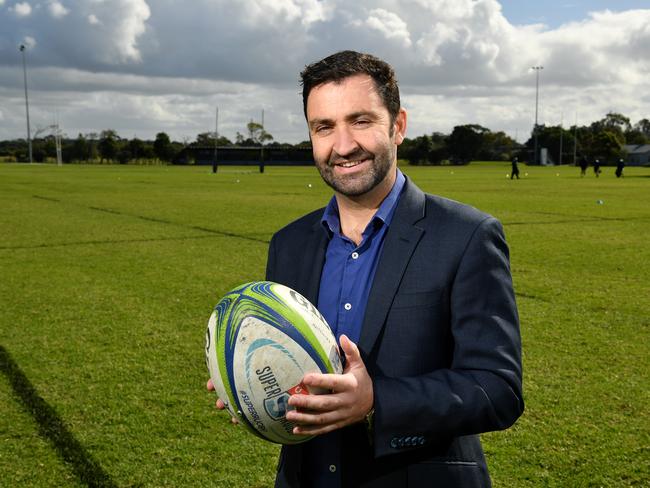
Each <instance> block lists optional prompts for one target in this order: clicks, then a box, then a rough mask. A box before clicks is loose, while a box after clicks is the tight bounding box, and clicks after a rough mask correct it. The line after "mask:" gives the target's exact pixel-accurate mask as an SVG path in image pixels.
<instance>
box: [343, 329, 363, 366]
mask: <svg viewBox="0 0 650 488" xmlns="http://www.w3.org/2000/svg"><path fill="white" fill-rule="evenodd" d="M339 344H341V349H343V353H344V354H345V362H346V366H347V368H346V370H347V369H350V368H353V367H354V366H356V365H358V364H360V363H361V364H363V361H362V360H361V353H360V352H359V348H358V347H357V345H356V344H355V343H354V342H352V341H351V340H350V339H349V338H348V336H346V335H345V334H343V335H341V338H340V339H339Z"/></svg>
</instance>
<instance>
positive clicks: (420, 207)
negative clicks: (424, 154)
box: [359, 178, 425, 357]
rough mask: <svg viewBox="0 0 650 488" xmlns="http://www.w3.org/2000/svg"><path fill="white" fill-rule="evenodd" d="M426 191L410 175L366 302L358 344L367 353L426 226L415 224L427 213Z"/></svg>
mask: <svg viewBox="0 0 650 488" xmlns="http://www.w3.org/2000/svg"><path fill="white" fill-rule="evenodd" d="M424 206H425V197H424V193H423V192H422V191H421V190H420V189H419V188H418V187H417V186H415V185H414V184H413V183H412V182H411V180H410V179H409V178H407V181H406V187H405V188H404V192H403V193H402V196H401V197H400V201H399V203H398V205H397V208H396V209H395V214H394V215H393V219H392V221H391V223H390V227H389V228H388V232H387V233H386V238H385V239H386V240H385V241H384V249H383V250H382V253H381V256H380V258H379V264H378V265H377V271H376V273H375V279H374V281H373V284H372V287H371V289H370V296H369V297H368V303H367V305H366V314H365V317H364V320H363V326H362V328H361V337H360V338H359V348H360V349H361V352H362V354H363V355H364V357H365V356H367V355H368V354H370V352H371V351H372V348H373V347H374V344H375V342H376V340H377V337H378V336H379V332H380V331H381V329H382V327H383V324H384V322H385V320H386V316H387V315H388V311H389V309H390V306H391V304H392V303H393V299H394V298H395V294H396V293H397V289H398V287H399V284H400V282H401V280H402V276H403V274H404V271H405V270H406V266H407V265H408V263H409V261H410V259H411V256H412V255H413V251H414V250H415V248H416V246H417V244H418V242H419V241H420V238H421V237H422V234H423V233H424V230H423V229H421V228H420V227H417V226H416V225H414V224H415V223H416V222H417V221H419V220H420V219H422V218H423V217H424Z"/></svg>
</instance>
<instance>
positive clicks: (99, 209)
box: [0, 195, 270, 249]
mask: <svg viewBox="0 0 650 488" xmlns="http://www.w3.org/2000/svg"><path fill="white" fill-rule="evenodd" d="M33 197H34V198H37V199H39V200H47V201H51V202H56V203H66V204H68V205H74V206H76V207H80V208H86V209H89V210H94V211H96V212H104V213H109V214H112V215H120V216H123V217H132V218H136V219H140V220H144V221H147V222H155V223H157V224H166V225H173V226H176V227H182V228H185V229H192V230H199V231H201V232H208V233H210V234H216V235H219V236H223V237H233V238H236V239H244V240H247V241H253V242H259V243H261V244H268V243H269V242H270V241H269V240H268V239H259V238H257V237H251V236H247V235H245V234H236V233H233V232H226V231H222V230H217V229H211V228H209V227H204V226H200V225H186V224H181V223H179V222H173V221H171V220H167V219H161V218H158V217H150V216H147V215H138V214H132V213H128V212H122V211H121V210H115V209H112V208H105V207H95V206H92V205H89V206H85V205H78V204H75V203H72V202H64V201H63V200H58V199H56V198H50V197H44V196H42V195H33ZM154 240H155V239H154ZM145 242H146V240H145ZM37 247H47V246H37ZM0 249H3V248H0Z"/></svg>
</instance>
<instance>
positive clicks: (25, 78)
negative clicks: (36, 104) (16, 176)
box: [20, 44, 34, 163]
mask: <svg viewBox="0 0 650 488" xmlns="http://www.w3.org/2000/svg"><path fill="white" fill-rule="evenodd" d="M20 52H21V54H22V55H23V80H24V82H25V112H26V113H27V145H28V146H29V162H30V163H33V162H34V158H33V157H32V135H31V132H32V131H31V130H30V127H29V98H28V97H27V64H26V63H25V45H24V44H21V45H20Z"/></svg>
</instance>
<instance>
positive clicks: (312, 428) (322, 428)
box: [293, 423, 344, 435]
mask: <svg viewBox="0 0 650 488" xmlns="http://www.w3.org/2000/svg"><path fill="white" fill-rule="evenodd" d="M341 427H344V424H342V423H333V424H327V425H313V424H312V425H296V426H295V427H294V428H293V433H294V434H296V435H322V434H327V433H328V432H332V431H334V430H336V429H340V428H341Z"/></svg>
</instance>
